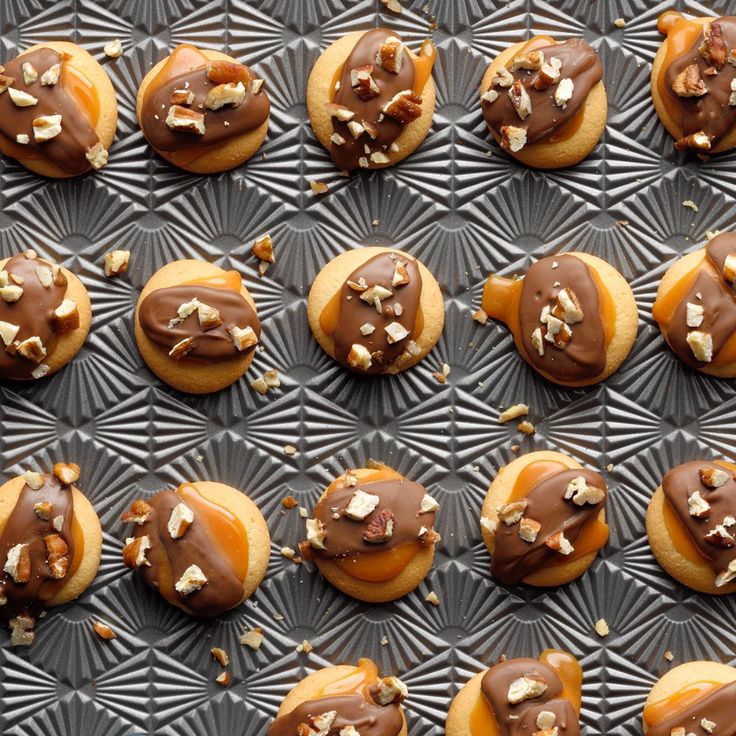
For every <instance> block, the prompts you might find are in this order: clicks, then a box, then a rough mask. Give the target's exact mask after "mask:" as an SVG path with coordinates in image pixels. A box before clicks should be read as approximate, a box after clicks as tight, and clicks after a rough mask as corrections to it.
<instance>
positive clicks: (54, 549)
mask: <svg viewBox="0 0 736 736" xmlns="http://www.w3.org/2000/svg"><path fill="white" fill-rule="evenodd" d="M43 542H44V544H45V545H46V562H47V564H48V566H49V569H50V570H51V577H52V578H55V579H56V580H61V579H62V578H63V577H66V573H67V570H68V569H69V547H68V546H67V543H66V542H65V541H64V539H63V538H62V537H61V535H60V534H47V535H46V536H45V537H44V538H43Z"/></svg>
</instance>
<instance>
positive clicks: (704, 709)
mask: <svg viewBox="0 0 736 736" xmlns="http://www.w3.org/2000/svg"><path fill="white" fill-rule="evenodd" d="M734 703H736V682H730V683H728V684H727V685H722V686H721V687H719V688H718V689H717V690H715V691H714V692H712V693H710V694H709V695H706V696H705V697H704V698H703V699H702V700H699V701H698V702H697V703H694V704H693V705H691V706H689V707H687V708H683V709H682V710H681V711H680V712H679V713H676V714H675V715H673V716H671V717H669V718H667V719H666V720H664V721H661V722H660V723H652V724H647V736H670V734H671V733H673V732H674V731H675V730H676V729H678V728H684V729H685V731H686V732H687V733H691V732H692V731H695V732H696V733H698V734H704V733H706V732H705V730H704V729H702V727H701V726H700V722H701V721H702V720H703V719H704V718H705V719H707V720H709V721H712V722H713V723H715V724H716V730H715V731H714V732H713V733H714V734H718V736H736V719H734Z"/></svg>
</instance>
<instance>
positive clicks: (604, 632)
mask: <svg viewBox="0 0 736 736" xmlns="http://www.w3.org/2000/svg"><path fill="white" fill-rule="evenodd" d="M595 633H596V634H598V636H600V637H601V638H602V637H604V636H608V635H609V634H610V633H611V630H610V629H609V628H608V623H607V622H606V619H604V618H599V619H598V620H597V621H596V622H595Z"/></svg>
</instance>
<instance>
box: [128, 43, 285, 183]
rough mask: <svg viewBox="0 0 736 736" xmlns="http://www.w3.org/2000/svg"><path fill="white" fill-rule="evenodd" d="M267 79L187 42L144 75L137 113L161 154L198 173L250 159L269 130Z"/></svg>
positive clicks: (187, 169) (242, 65)
mask: <svg viewBox="0 0 736 736" xmlns="http://www.w3.org/2000/svg"><path fill="white" fill-rule="evenodd" d="M270 109H271V103H270V101H269V99H268V95H267V93H266V85H265V82H264V80H263V79H258V78H257V76H256V75H255V74H254V73H253V71H252V70H251V69H249V68H248V67H247V66H245V64H241V63H240V62H239V61H237V59H234V58H233V57H232V56H228V55H227V54H223V53H222V52H220V51H210V50H209V49H198V48H195V47H194V46H191V45H190V44H181V45H179V46H177V47H176V48H175V49H174V50H173V51H172V53H171V56H168V57H166V58H165V59H162V60H161V61H159V62H158V64H156V65H155V66H154V67H153V69H151V71H150V72H148V74H146V76H145V77H144V78H143V81H142V82H141V86H140V87H139V88H138V97H137V100H136V115H137V116H138V124H139V125H140V126H141V130H142V131H143V135H144V136H145V137H146V140H147V141H148V142H149V143H150V145H151V147H152V148H153V149H154V150H155V151H156V153H158V155H159V156H161V157H163V158H165V159H166V160H167V161H169V162H170V163H172V164H174V166H178V167H179V168H180V169H185V170H186V171H191V172H193V173H195V174H216V173H218V172H220V171H227V170H228V169H233V168H235V167H236V166H240V164H242V163H244V162H245V161H247V160H248V159H249V158H251V156H253V154H255V152H256V151H257V150H258V149H259V148H260V147H261V143H263V140H264V138H265V137H266V133H267V132H268V121H269V113H270Z"/></svg>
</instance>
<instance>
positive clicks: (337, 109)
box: [326, 102, 355, 123]
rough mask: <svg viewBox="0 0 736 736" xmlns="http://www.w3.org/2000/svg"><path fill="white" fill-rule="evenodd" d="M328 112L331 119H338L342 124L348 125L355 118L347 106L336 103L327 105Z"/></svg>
mask: <svg viewBox="0 0 736 736" xmlns="http://www.w3.org/2000/svg"><path fill="white" fill-rule="evenodd" d="M326 108H327V112H328V113H329V115H330V117H333V118H337V119H338V120H339V121H340V122H343V123H347V122H348V120H352V119H353V118H354V117H355V113H354V112H353V111H352V110H350V109H349V108H347V107H345V105H338V104H336V103H334V102H328V103H327V105H326Z"/></svg>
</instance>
